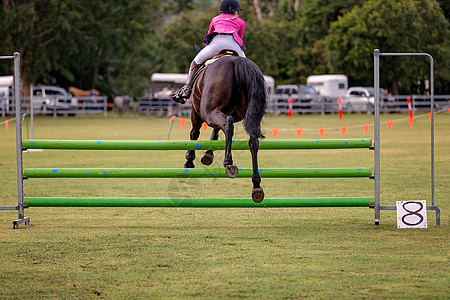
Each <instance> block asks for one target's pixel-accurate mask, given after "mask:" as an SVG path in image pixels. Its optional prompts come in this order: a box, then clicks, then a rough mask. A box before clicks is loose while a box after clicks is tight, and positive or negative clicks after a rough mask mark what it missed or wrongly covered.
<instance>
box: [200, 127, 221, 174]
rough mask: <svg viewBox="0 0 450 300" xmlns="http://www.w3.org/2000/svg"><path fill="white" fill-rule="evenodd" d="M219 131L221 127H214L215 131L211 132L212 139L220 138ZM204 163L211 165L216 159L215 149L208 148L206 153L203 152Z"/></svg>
mask: <svg viewBox="0 0 450 300" xmlns="http://www.w3.org/2000/svg"><path fill="white" fill-rule="evenodd" d="M219 131H220V129H215V128H214V129H213V132H212V134H211V138H210V140H211V141H216V140H217V139H218V138H219ZM201 161H202V164H204V165H207V166H209V165H210V164H212V163H213V161H214V151H213V150H207V151H205V153H203V157H202V160H201Z"/></svg>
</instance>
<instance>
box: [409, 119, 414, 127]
mask: <svg viewBox="0 0 450 300" xmlns="http://www.w3.org/2000/svg"><path fill="white" fill-rule="evenodd" d="M408 122H409V126H411V128H412V127H413V124H414V117H412V118H408Z"/></svg>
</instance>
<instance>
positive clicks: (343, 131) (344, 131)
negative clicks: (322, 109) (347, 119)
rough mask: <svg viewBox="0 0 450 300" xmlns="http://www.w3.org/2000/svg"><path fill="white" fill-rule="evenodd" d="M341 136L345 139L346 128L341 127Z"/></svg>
mask: <svg viewBox="0 0 450 300" xmlns="http://www.w3.org/2000/svg"><path fill="white" fill-rule="evenodd" d="M341 132H342V136H344V137H345V133H346V132H347V127H341Z"/></svg>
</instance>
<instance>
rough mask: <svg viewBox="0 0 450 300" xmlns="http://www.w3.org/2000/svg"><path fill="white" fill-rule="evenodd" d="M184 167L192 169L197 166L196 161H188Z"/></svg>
mask: <svg viewBox="0 0 450 300" xmlns="http://www.w3.org/2000/svg"><path fill="white" fill-rule="evenodd" d="M184 167H185V168H189V169H192V168H195V165H194V163H193V162H192V161H187V162H186V163H185V164H184Z"/></svg>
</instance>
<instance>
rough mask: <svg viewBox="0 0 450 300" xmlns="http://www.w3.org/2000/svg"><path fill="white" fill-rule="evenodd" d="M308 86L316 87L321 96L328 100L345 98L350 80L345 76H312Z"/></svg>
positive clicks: (307, 80) (308, 80) (308, 79)
mask: <svg viewBox="0 0 450 300" xmlns="http://www.w3.org/2000/svg"><path fill="white" fill-rule="evenodd" d="M306 84H307V85H310V86H312V87H314V88H315V89H316V90H317V91H318V92H319V93H320V95H321V96H324V97H328V98H338V97H344V96H345V92H346V91H347V88H348V78H347V76H345V75H342V74H338V75H311V76H309V77H308V78H307V79H306Z"/></svg>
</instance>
